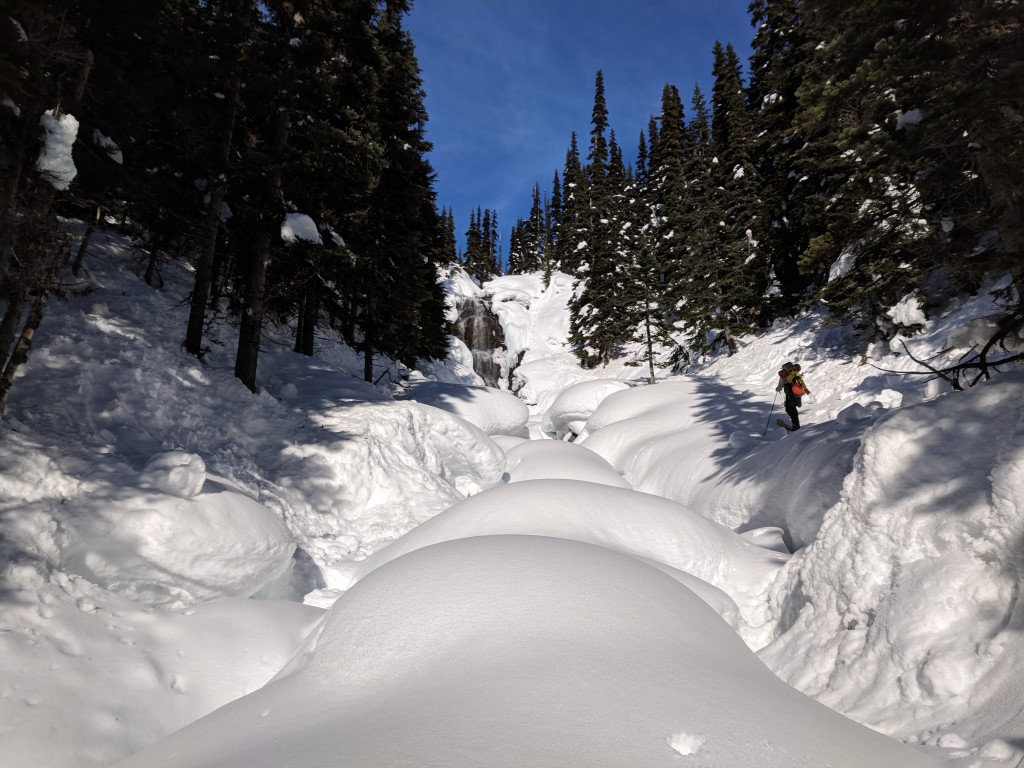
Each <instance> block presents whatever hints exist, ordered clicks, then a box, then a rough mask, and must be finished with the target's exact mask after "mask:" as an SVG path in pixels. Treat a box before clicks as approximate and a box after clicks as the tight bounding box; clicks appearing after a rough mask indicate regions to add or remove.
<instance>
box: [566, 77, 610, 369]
mask: <svg viewBox="0 0 1024 768" xmlns="http://www.w3.org/2000/svg"><path fill="white" fill-rule="evenodd" d="M607 134H608V107H607V104H606V102H605V94H604V75H603V74H602V73H601V72H600V71H598V73H597V77H596V80H595V86H594V109H593V112H592V114H591V130H590V152H589V154H588V155H587V166H586V168H585V169H584V176H585V179H586V182H587V189H586V191H587V199H586V209H585V210H584V211H582V212H581V213H582V215H583V216H584V217H585V218H583V220H582V221H581V224H582V226H581V227H579V230H580V232H579V234H580V235H581V236H582V237H581V240H580V241H579V245H578V246H577V254H576V255H577V258H578V259H579V262H578V266H577V268H576V282H575V292H574V296H573V300H572V302H571V303H570V313H571V321H570V340H571V341H572V343H573V345H574V347H575V350H576V354H577V356H578V357H579V358H580V360H581V362H583V364H584V365H586V366H588V367H593V366H595V365H597V364H599V363H603V364H607V363H608V362H610V361H611V358H612V355H613V353H614V350H615V344H616V342H617V341H619V340H620V339H619V337H618V333H617V329H616V328H615V318H614V314H615V302H616V286H617V284H618V282H619V277H620V276H619V275H618V274H617V270H618V269H620V268H621V267H622V265H621V264H620V263H618V261H617V259H616V251H615V247H616V232H615V229H614V224H613V221H612V205H613V200H612V197H613V194H612V186H611V178H610V173H609V164H610V158H609V143H608V135H607Z"/></svg>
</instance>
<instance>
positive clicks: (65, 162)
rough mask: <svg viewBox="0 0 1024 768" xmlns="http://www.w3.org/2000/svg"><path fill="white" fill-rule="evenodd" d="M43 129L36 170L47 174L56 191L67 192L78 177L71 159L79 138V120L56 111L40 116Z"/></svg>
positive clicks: (40, 125)
mask: <svg viewBox="0 0 1024 768" xmlns="http://www.w3.org/2000/svg"><path fill="white" fill-rule="evenodd" d="M39 127H40V128H42V129H43V147H42V149H41V150H40V151H39V157H38V158H37V159H36V168H38V169H39V171H40V172H41V173H43V174H45V176H46V178H47V180H48V181H49V182H50V184H51V185H53V187H54V189H59V190H65V189H67V188H68V187H70V186H71V182H72V180H73V179H74V178H75V176H77V175H78V169H77V168H76V167H75V161H74V160H73V159H72V157H71V146H72V145H73V144H74V143H75V139H76V138H77V137H78V120H77V119H76V118H75V116H74V115H71V114H68V113H64V114H61V115H58V114H57V113H56V112H55V111H54V110H50V111H48V112H44V113H43V114H41V115H40V116H39Z"/></svg>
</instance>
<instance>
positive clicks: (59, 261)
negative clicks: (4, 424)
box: [0, 246, 68, 413]
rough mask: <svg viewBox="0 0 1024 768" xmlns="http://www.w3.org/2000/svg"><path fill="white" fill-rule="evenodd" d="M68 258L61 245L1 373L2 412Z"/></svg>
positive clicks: (0, 394)
mask: <svg viewBox="0 0 1024 768" xmlns="http://www.w3.org/2000/svg"><path fill="white" fill-rule="evenodd" d="M67 259H68V251H67V249H66V248H65V247H63V246H60V247H59V248H58V251H57V254H56V256H55V257H54V260H53V264H52V265H51V266H50V269H49V270H48V271H47V274H46V279H45V281H44V282H43V284H42V286H41V287H40V289H39V293H38V294H37V295H36V300H35V302H33V304H32V309H31V310H29V313H28V319H27V320H25V327H24V328H22V331H21V336H20V337H19V338H18V343H17V344H16V345H15V347H14V351H13V352H12V353H11V356H10V357H9V358H8V359H7V362H6V364H5V365H4V367H3V372H2V373H0V413H3V412H4V410H5V409H6V408H7V396H8V395H9V394H10V391H11V385H12V384H13V383H14V376H15V374H17V373H18V369H19V368H20V367H21V366H22V365H24V363H25V362H26V361H27V360H28V353H29V351H30V350H31V349H32V337H33V336H34V335H35V332H36V330H38V328H39V324H40V323H41V322H42V320H43V310H44V309H45V308H46V302H47V300H48V299H49V298H50V288H51V286H53V285H54V284H55V283H56V281H57V273H58V272H59V271H60V269H61V267H63V266H64V265H65V264H66V263H67Z"/></svg>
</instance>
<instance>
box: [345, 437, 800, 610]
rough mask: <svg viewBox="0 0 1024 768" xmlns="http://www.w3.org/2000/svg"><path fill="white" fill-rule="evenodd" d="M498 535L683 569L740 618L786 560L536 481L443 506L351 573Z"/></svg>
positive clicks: (674, 508) (623, 500) (718, 531)
mask: <svg viewBox="0 0 1024 768" xmlns="http://www.w3.org/2000/svg"><path fill="white" fill-rule="evenodd" d="M567 447H569V448H572V447H573V446H567ZM498 534H529V535H533V536H551V537H555V538H561V539H572V540H574V541H581V542H586V543H589V544H595V545H598V546H601V547H605V548H607V549H611V550H615V551H617V552H622V553H625V554H628V555H631V556H633V557H636V558H640V559H642V560H644V561H649V562H650V563H655V564H661V565H663V566H665V567H667V568H671V569H674V570H676V571H683V572H684V573H687V574H690V575H691V576H695V577H696V578H697V579H700V580H702V581H705V582H707V583H708V584H710V585H712V586H713V587H715V588H716V590H715V592H716V593H717V592H718V591H719V590H720V591H721V592H724V593H725V594H726V595H728V597H729V598H731V599H732V600H733V601H735V603H736V605H737V606H738V607H739V610H740V613H741V615H742V616H743V617H744V620H745V621H746V620H748V617H752V616H754V615H755V614H757V613H758V612H759V611H760V609H761V604H762V603H763V593H764V591H765V590H766V589H767V588H768V585H769V582H770V581H771V579H772V578H773V576H774V574H775V573H776V572H777V571H778V569H779V567H780V566H781V565H782V564H783V563H784V562H785V561H786V559H787V557H788V556H787V555H785V554H783V553H780V552H775V551H772V550H769V549H765V548H763V547H760V546H757V545H756V544H754V543H752V542H751V541H749V540H747V539H745V538H743V537H742V536H740V535H739V534H736V533H734V532H732V531H730V530H729V529H728V528H725V527H723V526H721V525H719V524H718V523H714V522H712V521H710V520H708V519H707V518H704V517H702V516H700V515H698V514H697V513H696V512H693V511H692V510H690V509H687V508H686V507H684V506H682V505H681V504H676V503H675V502H672V501H668V500H667V499H662V498H659V497H657V496H650V495H648V494H643V493H636V492H635V491H630V490H628V489H625V488H613V487H610V486H608V485H601V484H598V483H589V482H581V481H579V480H533V481H530V482H522V483H511V484H508V485H501V486H498V487H496V488H492V489H491V490H489V491H486V492H484V493H481V494H479V495H477V496H474V497H473V498H471V499H467V500H466V501H463V502H462V503H460V504H456V505H455V506H453V507H450V508H449V509H446V510H445V511H444V512H442V513H441V514H439V515H437V516H436V517H433V518H431V519H430V520H428V521H427V522H425V523H424V524H423V525H421V526H419V527H418V528H415V529H414V530H412V531H409V533H407V534H406V535H405V536H403V537H402V538H401V539H399V540H397V541H394V542H392V543H391V544H390V545H389V546H387V547H386V548H383V549H381V550H380V551H378V552H376V553H374V554H373V555H372V556H371V557H369V558H367V559H366V560H365V561H364V562H363V563H361V564H359V566H358V567H357V569H356V572H355V576H356V578H361V577H364V576H365V575H366V574H368V573H370V572H372V571H373V570H375V569H376V568H379V567H380V566H382V565H383V564H384V563H387V562H390V561H391V560H394V559H395V558H397V557H399V556H401V555H403V554H406V553H408V552H412V551H414V550H417V549H421V548H423V547H426V546H429V545H431V544H436V543H438V542H441V541H450V540H453V539H462V538H468V537H471V536H494V535H498ZM716 602H717V603H718V604H720V602H721V601H718V600H717V598H716ZM732 610H735V608H733V609H732Z"/></svg>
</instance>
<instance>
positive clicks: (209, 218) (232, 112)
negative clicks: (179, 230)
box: [185, 74, 241, 356]
mask: <svg viewBox="0 0 1024 768" xmlns="http://www.w3.org/2000/svg"><path fill="white" fill-rule="evenodd" d="M240 89H241V80H240V78H239V77H238V75H237V74H236V75H235V76H234V77H233V78H232V80H231V95H230V97H229V98H230V108H229V110H228V114H227V116H226V118H225V125H224V132H223V135H222V136H221V143H220V148H219V152H218V157H217V162H218V166H219V167H218V168H217V169H216V172H215V173H214V174H213V175H212V177H211V178H210V180H209V181H210V185H211V190H210V203H209V208H208V209H207V211H206V227H205V229H204V233H203V247H202V250H201V251H200V253H199V262H198V263H197V264H196V279H195V285H194V286H193V288H192V298H191V301H190V305H189V313H188V327H187V328H186V330H185V351H187V352H188V353H189V354H192V355H197V356H201V355H202V349H203V327H204V326H205V324H206V307H207V304H208V303H209V300H210V290H211V286H212V284H213V274H214V271H213V268H214V262H215V260H216V257H217V235H218V233H219V231H220V217H221V208H222V207H223V205H224V198H225V196H226V195H227V192H228V180H227V177H226V175H225V174H226V173H227V169H228V163H229V161H230V159H231V145H232V141H233V137H234V132H235V117H236V115H237V113H238V98H239V91H240Z"/></svg>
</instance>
